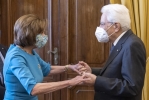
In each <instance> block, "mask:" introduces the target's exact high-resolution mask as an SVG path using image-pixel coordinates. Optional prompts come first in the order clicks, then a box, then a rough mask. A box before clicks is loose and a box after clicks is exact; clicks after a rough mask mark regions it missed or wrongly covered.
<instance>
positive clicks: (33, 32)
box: [14, 14, 47, 47]
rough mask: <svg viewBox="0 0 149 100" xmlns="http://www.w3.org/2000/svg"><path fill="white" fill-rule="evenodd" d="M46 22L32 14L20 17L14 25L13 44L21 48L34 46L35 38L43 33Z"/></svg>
mask: <svg viewBox="0 0 149 100" xmlns="http://www.w3.org/2000/svg"><path fill="white" fill-rule="evenodd" d="M46 24H47V21H46V20H45V19H40V18H39V17H38V16H36V15H34V14H28V15H24V16H21V17H20V18H19V19H18V20H17V21H16V22H15V25H14V44H15V45H19V46H22V47H25V46H34V45H35V43H36V36H37V35H38V34H41V33H43V32H44V30H45V27H46Z"/></svg>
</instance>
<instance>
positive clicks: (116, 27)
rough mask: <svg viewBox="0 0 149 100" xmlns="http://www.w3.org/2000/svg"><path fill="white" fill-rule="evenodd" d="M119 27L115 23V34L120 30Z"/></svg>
mask: <svg viewBox="0 0 149 100" xmlns="http://www.w3.org/2000/svg"><path fill="white" fill-rule="evenodd" d="M120 27H121V25H120V24H119V23H115V25H114V28H115V32H118V31H119V30H120Z"/></svg>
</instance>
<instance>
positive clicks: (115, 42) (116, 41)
mask: <svg viewBox="0 0 149 100" xmlns="http://www.w3.org/2000/svg"><path fill="white" fill-rule="evenodd" d="M125 33H126V31H124V32H123V33H122V34H121V35H120V36H119V37H118V38H117V39H116V40H115V41H114V43H113V45H114V46H116V44H117V43H118V41H119V40H120V39H121V37H122V36H123V35H124V34H125Z"/></svg>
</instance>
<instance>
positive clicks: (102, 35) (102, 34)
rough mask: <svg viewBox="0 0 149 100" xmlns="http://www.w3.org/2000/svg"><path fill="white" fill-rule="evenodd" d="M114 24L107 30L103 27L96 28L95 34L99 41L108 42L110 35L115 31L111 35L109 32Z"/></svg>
mask: <svg viewBox="0 0 149 100" xmlns="http://www.w3.org/2000/svg"><path fill="white" fill-rule="evenodd" d="M112 25H113V24H112ZM112 25H111V26H110V27H109V28H108V29H107V30H106V31H105V30H104V29H103V28H101V27H97V28H96V31H95V36H96V38H97V40H98V42H108V41H109V37H110V36H111V35H112V34H114V33H115V32H113V33H112V34H110V35H109V36H108V34H107V31H108V30H109V29H110V28H111V27H112Z"/></svg>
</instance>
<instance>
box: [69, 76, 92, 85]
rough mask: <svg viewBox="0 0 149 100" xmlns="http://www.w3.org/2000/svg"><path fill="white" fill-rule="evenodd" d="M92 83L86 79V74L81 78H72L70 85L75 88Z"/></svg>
mask: <svg viewBox="0 0 149 100" xmlns="http://www.w3.org/2000/svg"><path fill="white" fill-rule="evenodd" d="M87 81H90V78H88V77H86V78H85V74H84V75H81V76H76V77H75V78H72V79H70V80H69V85H70V87H71V86H75V85H77V84H79V85H80V84H82V83H84V82H87Z"/></svg>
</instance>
